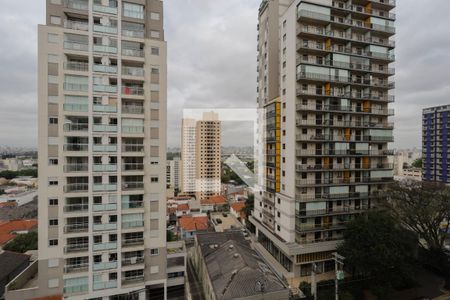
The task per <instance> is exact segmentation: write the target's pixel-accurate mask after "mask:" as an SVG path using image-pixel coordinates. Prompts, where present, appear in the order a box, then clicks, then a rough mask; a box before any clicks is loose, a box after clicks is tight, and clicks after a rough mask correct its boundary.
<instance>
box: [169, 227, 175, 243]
mask: <svg viewBox="0 0 450 300" xmlns="http://www.w3.org/2000/svg"><path fill="white" fill-rule="evenodd" d="M176 240H177V238H176V236H175V235H174V234H173V232H172V230H167V241H168V242H173V241H176Z"/></svg>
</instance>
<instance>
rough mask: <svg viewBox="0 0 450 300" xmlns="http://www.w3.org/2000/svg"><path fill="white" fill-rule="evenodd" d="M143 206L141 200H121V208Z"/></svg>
mask: <svg viewBox="0 0 450 300" xmlns="http://www.w3.org/2000/svg"><path fill="white" fill-rule="evenodd" d="M136 208H144V202H143V201H132V202H122V209H136Z"/></svg>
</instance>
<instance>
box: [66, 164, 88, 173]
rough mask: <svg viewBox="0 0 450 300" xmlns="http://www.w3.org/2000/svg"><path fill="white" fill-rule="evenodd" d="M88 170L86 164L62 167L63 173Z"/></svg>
mask: <svg viewBox="0 0 450 300" xmlns="http://www.w3.org/2000/svg"><path fill="white" fill-rule="evenodd" d="M88 170H89V165H88V164H66V165H64V172H66V173H71V172H87V171H88Z"/></svg>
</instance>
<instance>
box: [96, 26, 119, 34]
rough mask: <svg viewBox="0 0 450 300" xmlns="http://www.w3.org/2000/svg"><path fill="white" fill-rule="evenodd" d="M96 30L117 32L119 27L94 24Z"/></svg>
mask: <svg viewBox="0 0 450 300" xmlns="http://www.w3.org/2000/svg"><path fill="white" fill-rule="evenodd" d="M94 31H95V32H101V33H109V34H117V27H116V26H106V25H99V24H94Z"/></svg>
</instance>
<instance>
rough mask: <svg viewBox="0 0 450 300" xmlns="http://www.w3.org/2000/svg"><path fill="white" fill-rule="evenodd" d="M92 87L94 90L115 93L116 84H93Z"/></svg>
mask: <svg viewBox="0 0 450 300" xmlns="http://www.w3.org/2000/svg"><path fill="white" fill-rule="evenodd" d="M93 89H94V92H100V93H117V86H116V85H108V84H94V86H93Z"/></svg>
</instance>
